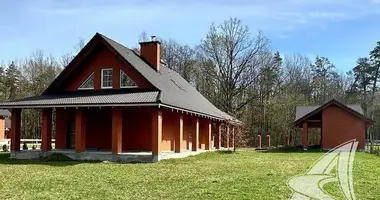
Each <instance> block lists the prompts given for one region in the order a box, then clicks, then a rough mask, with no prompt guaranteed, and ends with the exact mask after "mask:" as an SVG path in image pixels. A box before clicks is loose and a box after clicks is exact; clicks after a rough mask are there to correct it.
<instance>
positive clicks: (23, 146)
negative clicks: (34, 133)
mask: <svg viewBox="0 0 380 200" xmlns="http://www.w3.org/2000/svg"><path fill="white" fill-rule="evenodd" d="M22 150H28V145H27V144H26V142H24V145H22Z"/></svg>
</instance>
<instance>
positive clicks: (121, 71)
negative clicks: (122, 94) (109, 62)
mask: <svg viewBox="0 0 380 200" xmlns="http://www.w3.org/2000/svg"><path fill="white" fill-rule="evenodd" d="M122 73H124V74H125V75H126V76H127V77H128V78H129V80H131V81H132V82H133V83H134V84H135V86H121V75H122ZM119 87H120V88H136V87H137V84H136V83H135V82H134V81H133V80H132V79H131V78H130V77H129V76H128V75H127V73H125V72H124V71H123V70H120V74H119Z"/></svg>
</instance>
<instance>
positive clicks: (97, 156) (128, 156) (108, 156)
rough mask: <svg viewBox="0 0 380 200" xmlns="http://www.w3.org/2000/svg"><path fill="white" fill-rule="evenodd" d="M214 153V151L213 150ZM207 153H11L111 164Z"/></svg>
mask: <svg viewBox="0 0 380 200" xmlns="http://www.w3.org/2000/svg"><path fill="white" fill-rule="evenodd" d="M211 151H213V150H211ZM204 152H207V151H206V150H198V151H190V150H185V151H183V152H181V153H174V152H172V151H169V152H162V153H161V154H160V155H152V152H123V153H119V154H112V153H111V152H106V151H105V152H102V151H85V152H81V153H77V152H75V151H73V150H51V151H47V152H43V151H41V150H20V151H11V155H10V158H11V159H23V160H31V159H37V158H41V157H46V156H49V155H51V154H53V153H60V154H63V155H65V156H67V157H69V158H71V159H73V160H82V161H86V160H88V161H90V160H95V161H111V162H125V163H153V162H158V161H160V160H165V159H173V158H186V157H188V156H192V155H198V154H200V153H204Z"/></svg>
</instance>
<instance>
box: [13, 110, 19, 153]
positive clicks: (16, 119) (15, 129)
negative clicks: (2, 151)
mask: <svg viewBox="0 0 380 200" xmlns="http://www.w3.org/2000/svg"><path fill="white" fill-rule="evenodd" d="M20 135H21V110H20V109H12V116H11V151H20Z"/></svg>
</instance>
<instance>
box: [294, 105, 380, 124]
mask: <svg viewBox="0 0 380 200" xmlns="http://www.w3.org/2000/svg"><path fill="white" fill-rule="evenodd" d="M331 105H336V106H338V107H340V108H342V109H344V110H346V111H348V112H349V113H351V114H354V115H356V116H358V117H359V118H362V119H364V120H366V121H368V122H370V123H373V121H372V120H371V119H369V118H367V117H366V116H364V114H363V109H362V107H361V106H360V105H358V104H352V105H345V104H343V103H341V102H339V101H337V100H335V99H332V100H330V101H328V102H327V103H325V104H323V105H319V106H297V107H296V118H295V120H294V123H295V125H298V124H300V123H301V122H303V121H305V120H307V119H308V118H309V117H311V116H312V115H314V114H316V113H318V112H319V111H322V110H323V109H325V108H327V107H329V106H331Z"/></svg>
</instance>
